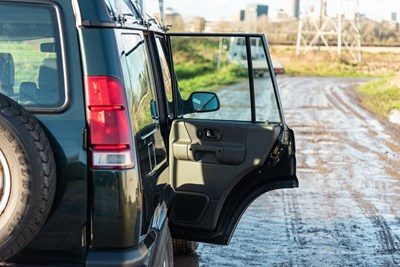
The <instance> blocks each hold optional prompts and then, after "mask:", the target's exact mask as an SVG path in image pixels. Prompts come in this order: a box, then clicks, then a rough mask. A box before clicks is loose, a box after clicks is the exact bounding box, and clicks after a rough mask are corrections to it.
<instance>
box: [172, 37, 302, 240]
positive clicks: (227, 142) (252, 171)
mask: <svg viewBox="0 0 400 267" xmlns="http://www.w3.org/2000/svg"><path fill="white" fill-rule="evenodd" d="M228 40H230V43H228V42H227V41H228ZM166 42H167V46H166V47H167V49H166V50H167V51H168V52H169V53H170V54H169V57H168V61H169V63H170V64H169V65H168V66H169V67H170V68H171V69H170V71H171V77H172V78H173V80H174V81H173V83H172V84H173V99H172V100H169V102H168V105H169V106H171V107H173V115H174V116H173V117H171V118H172V119H171V121H170V124H169V126H170V127H169V129H170V132H169V145H168V148H169V150H168V155H169V176H170V177H169V179H170V183H171V185H172V186H173V187H174V189H175V193H176V194H175V197H174V200H173V202H172V209H171V213H170V229H171V233H172V236H173V237H174V238H178V239H186V240H193V241H201V242H208V243H215V244H228V243H229V241H230V239H231V237H232V234H233V232H234V229H235V228H236V225H237V223H238V222H239V220H240V217H241V216H242V215H243V213H244V212H245V210H246V208H247V207H248V206H249V205H250V204H251V203H252V202H253V201H254V200H255V199H256V198H257V197H259V196H260V195H261V194H264V193H265V192H268V191H270V190H275V189H280V188H293V187H297V186H298V180H297V177H296V158H295V144H294V134H293V131H291V130H290V129H289V128H288V127H287V125H286V123H285V118H284V114H283V111H282V105H281V102H280V97H279V92H278V87H277V82H276V80H275V76H274V73H273V71H271V69H272V65H271V64H272V63H271V59H270V56H269V52H268V46H267V41H266V38H265V36H263V35H260V34H229V33H228V34H198V33H193V34H186V33H185V34H180V33H169V34H168V36H167V39H166ZM237 42H241V43H243V46H244V48H245V49H241V50H240V51H236V50H235V49H233V47H232V44H235V43H237ZM253 43H259V44H260V49H259V51H258V52H259V54H260V55H259V56H258V57H254V56H253V55H252V53H253V51H252V49H251V45H252V44H253ZM229 46H231V48H229ZM239 52H240V53H239ZM238 53H239V54H240V55H239V54H238ZM174 55H176V57H174ZM235 56H240V60H239V59H237V58H235ZM260 64H262V67H260ZM257 74H259V75H257ZM225 79H226V80H225ZM230 79H231V80H230ZM178 80H179V82H178ZM166 93H168V91H167V90H166ZM213 94H214V95H213ZM211 103H212V104H211Z"/></svg>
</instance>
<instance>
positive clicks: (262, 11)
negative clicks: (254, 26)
mask: <svg viewBox="0 0 400 267" xmlns="http://www.w3.org/2000/svg"><path fill="white" fill-rule="evenodd" d="M262 15H265V16H268V6H267V5H260V4H248V5H247V6H246V11H245V15H244V20H245V21H249V22H256V21H257V19H258V18H259V17H261V16H262Z"/></svg>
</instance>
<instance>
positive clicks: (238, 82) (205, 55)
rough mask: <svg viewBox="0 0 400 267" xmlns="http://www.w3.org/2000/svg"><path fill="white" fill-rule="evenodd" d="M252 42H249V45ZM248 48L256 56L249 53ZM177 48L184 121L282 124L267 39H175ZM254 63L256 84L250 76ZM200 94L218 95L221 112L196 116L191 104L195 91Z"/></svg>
mask: <svg viewBox="0 0 400 267" xmlns="http://www.w3.org/2000/svg"><path fill="white" fill-rule="evenodd" d="M246 38H249V40H248V42H247V41H246ZM247 43H249V48H250V49H249V50H250V53H251V56H250V53H249V52H248V50H247V49H246V44H247ZM171 45H172V54H173V58H174V69H175V72H176V76H177V79H178V87H179V93H180V96H181V97H182V99H183V101H180V102H179V103H178V111H179V114H180V115H182V116H183V117H184V118H196V119H219V120H234V121H257V122H268V123H280V122H281V117H280V111H279V106H278V102H277V98H276V93H275V89H274V83H273V79H272V77H271V73H270V69H269V65H268V60H267V55H266V50H265V49H264V46H263V40H262V38H261V36H257V37H245V36H233V37H220V36H190V37H185V36H171ZM248 59H250V61H251V65H252V69H253V75H252V77H253V79H251V76H250V75H249V60H248ZM251 83H252V84H253V85H254V87H253V88H254V91H252V89H251V88H252V86H251ZM200 91H212V92H214V93H215V94H216V95H217V96H218V99H219V102H220V108H219V110H217V111H213V112H201V113H195V112H190V108H188V105H189V104H190V103H188V102H189V101H188V99H189V97H190V95H191V94H192V93H193V92H200ZM252 94H254V103H252V97H251V95H252ZM252 106H254V109H255V114H254V115H252ZM253 117H254V118H253Z"/></svg>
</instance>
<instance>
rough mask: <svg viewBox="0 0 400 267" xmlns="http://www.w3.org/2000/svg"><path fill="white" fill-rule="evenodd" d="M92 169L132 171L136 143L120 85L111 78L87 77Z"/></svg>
mask: <svg viewBox="0 0 400 267" xmlns="http://www.w3.org/2000/svg"><path fill="white" fill-rule="evenodd" d="M85 91H86V92H85V93H86V115H87V119H88V124H89V144H90V153H91V167H92V168H93V169H125V168H131V167H133V150H132V148H133V143H132V135H131V128H130V123H129V116H128V109H127V102H126V99H125V94H124V88H123V86H122V84H121V82H120V81H119V80H118V79H116V78H113V77H109V76H88V77H85Z"/></svg>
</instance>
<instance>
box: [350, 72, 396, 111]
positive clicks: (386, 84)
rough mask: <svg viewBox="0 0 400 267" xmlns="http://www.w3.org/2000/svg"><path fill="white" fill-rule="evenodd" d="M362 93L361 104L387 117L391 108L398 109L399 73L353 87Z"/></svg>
mask: <svg viewBox="0 0 400 267" xmlns="http://www.w3.org/2000/svg"><path fill="white" fill-rule="evenodd" d="M355 90H356V91H357V92H360V93H362V97H361V104H362V105H364V106H365V107H366V108H368V109H369V110H371V111H372V112H374V113H375V114H378V115H379V116H381V117H384V118H387V117H388V114H389V112H390V111H391V110H392V109H399V110H400V74H397V75H391V76H389V77H385V78H382V79H379V80H376V81H372V82H369V83H366V84H364V85H362V86H359V87H357V88H356V89H355Z"/></svg>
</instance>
